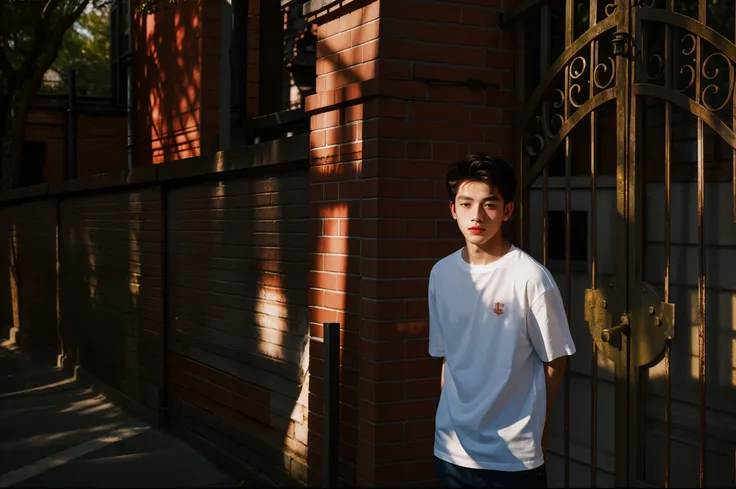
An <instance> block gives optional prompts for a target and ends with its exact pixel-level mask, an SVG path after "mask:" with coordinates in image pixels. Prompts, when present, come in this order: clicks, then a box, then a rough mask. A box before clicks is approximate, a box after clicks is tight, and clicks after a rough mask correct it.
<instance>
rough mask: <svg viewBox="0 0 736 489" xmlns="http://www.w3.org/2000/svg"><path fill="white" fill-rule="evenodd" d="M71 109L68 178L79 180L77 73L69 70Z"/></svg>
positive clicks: (69, 118) (69, 117) (68, 114)
mask: <svg viewBox="0 0 736 489" xmlns="http://www.w3.org/2000/svg"><path fill="white" fill-rule="evenodd" d="M68 85H69V86H68V87H67V88H68V90H69V107H68V108H67V117H68V126H67V127H68V128H69V129H68V131H69V132H68V136H67V137H68V138H69V139H68V141H69V147H68V154H69V156H68V158H69V166H68V167H67V172H68V173H67V178H69V179H72V178H77V168H78V166H77V72H76V71H75V70H69V83H68Z"/></svg>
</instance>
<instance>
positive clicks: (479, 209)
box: [473, 206, 483, 222]
mask: <svg viewBox="0 0 736 489" xmlns="http://www.w3.org/2000/svg"><path fill="white" fill-rule="evenodd" d="M473 219H474V220H475V221H478V222H481V221H482V220H483V206H478V207H476V208H475V216H474V217H473Z"/></svg>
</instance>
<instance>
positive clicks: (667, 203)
mask: <svg viewBox="0 0 736 489" xmlns="http://www.w3.org/2000/svg"><path fill="white" fill-rule="evenodd" d="M667 9H668V10H669V11H671V12H674V10H675V0H668V1H667ZM664 29H665V34H664V36H665V44H664V60H665V72H664V83H665V87H666V88H668V89H672V59H671V58H672V49H671V48H672V44H671V43H672V39H671V36H672V33H671V32H670V26H669V25H668V24H665V27H664ZM671 165H672V105H671V104H670V102H669V101H667V102H665V105H664V214H665V218H664V301H665V302H669V301H670V263H671V254H670V251H671V250H670V247H671V245H670V240H671V236H672V186H671V184H672V176H671ZM671 348H672V344H671V342H670V340H669V339H666V340H665V345H664V487H665V489H668V488H669V487H670V457H671V446H672V431H671V430H672V416H671V409H672V371H671V367H670V362H671V361H672V350H671Z"/></svg>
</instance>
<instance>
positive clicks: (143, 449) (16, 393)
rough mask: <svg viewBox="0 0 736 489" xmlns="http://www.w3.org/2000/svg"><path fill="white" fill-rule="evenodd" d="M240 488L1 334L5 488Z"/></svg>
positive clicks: (0, 458)
mask: <svg viewBox="0 0 736 489" xmlns="http://www.w3.org/2000/svg"><path fill="white" fill-rule="evenodd" d="M11 486H12V487H237V486H238V481H237V480H235V479H234V478H233V477H230V476H228V475H226V474H224V473H222V472H221V471H220V470H218V469H217V468H216V467H215V466H213V465H212V464H211V463H210V462H209V461H207V460H206V459H205V458H203V457H202V456H201V455H200V454H199V453H198V452H196V451H195V450H194V449H193V448H191V447H190V446H188V445H187V444H186V443H184V442H183V441H181V440H179V439H178V438H175V437H172V436H170V435H168V434H165V433H162V432H160V431H158V430H156V429H155V428H153V427H151V426H150V425H148V424H147V423H145V422H143V421H141V420H139V419H137V418H135V417H133V416H131V415H130V414H128V413H127V412H125V411H123V410H122V409H121V408H119V407H117V406H115V405H114V404H112V403H111V402H109V401H108V400H107V399H106V398H105V397H103V396H101V395H98V394H97V393H95V392H94V391H93V390H92V389H91V388H90V387H89V386H86V385H82V384H81V383H80V382H78V381H76V380H75V379H74V378H70V376H69V375H68V374H65V373H64V372H62V371H61V370H59V369H57V368H55V367H54V366H53V365H49V364H47V363H44V362H42V361H40V360H38V359H37V358H34V357H33V356H32V355H28V354H27V353H24V352H23V351H21V350H19V349H18V348H16V347H15V346H14V345H13V344H12V343H11V342H9V341H4V342H3V341H2V339H0V488H2V487H11Z"/></svg>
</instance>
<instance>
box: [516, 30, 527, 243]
mask: <svg viewBox="0 0 736 489" xmlns="http://www.w3.org/2000/svg"><path fill="white" fill-rule="evenodd" d="M525 34H526V25H525V22H524V18H523V17H522V18H520V19H518V21H517V25H516V71H515V73H514V76H515V77H514V83H515V85H516V90H515V92H516V107H517V108H518V110H517V113H519V114H520V113H521V112H522V108H523V107H524V100H525V99H526V79H525V74H526V73H525V71H526V69H525V68H526V59H527V56H528V54H527V52H526V35H525ZM522 123H523V124H526V123H527V121H522ZM519 129H520V130H519V132H518V140H517V141H518V142H517V148H516V151H518V153H517V155H518V156H517V158H518V162H519V170H518V176H519V180H518V182H517V186H518V191H517V195H518V196H519V206H520V207H519V210H518V215H517V218H516V239H517V243H518V246H520V247H521V248H522V249H525V250H528V249H529V212H530V209H529V207H530V206H529V196H530V193H531V189H530V188H524V179H525V177H526V171H527V169H528V168H529V158H530V156H529V154H528V153H527V152H526V151H525V149H524V140H523V137H524V136H523V134H524V129H525V128H524V127H520V128H519Z"/></svg>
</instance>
